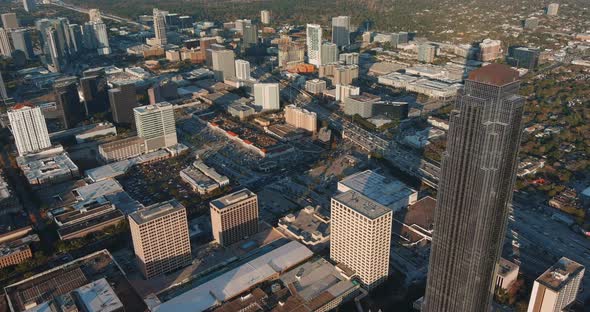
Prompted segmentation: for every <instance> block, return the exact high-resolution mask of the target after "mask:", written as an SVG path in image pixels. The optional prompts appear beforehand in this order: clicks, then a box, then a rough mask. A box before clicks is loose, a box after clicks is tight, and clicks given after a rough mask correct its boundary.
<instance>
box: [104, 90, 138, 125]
mask: <svg viewBox="0 0 590 312" xmlns="http://www.w3.org/2000/svg"><path fill="white" fill-rule="evenodd" d="M135 93H136V88H135V84H133V83H129V84H125V85H121V86H119V87H117V88H113V89H110V90H109V91H108V94H109V103H110V105H111V113H112V114H113V121H114V122H115V123H117V124H127V125H133V124H134V122H135V118H134V116H133V108H135V107H137V96H136V94H135Z"/></svg>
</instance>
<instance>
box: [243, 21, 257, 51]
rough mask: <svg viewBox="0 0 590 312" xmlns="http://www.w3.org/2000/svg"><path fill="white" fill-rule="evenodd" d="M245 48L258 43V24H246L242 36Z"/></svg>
mask: <svg viewBox="0 0 590 312" xmlns="http://www.w3.org/2000/svg"><path fill="white" fill-rule="evenodd" d="M242 41H243V43H244V48H249V47H251V46H253V45H256V44H257V43H258V28H257V27H256V25H252V24H247V25H244V35H243V36H242Z"/></svg>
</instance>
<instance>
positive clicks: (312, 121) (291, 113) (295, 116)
mask: <svg viewBox="0 0 590 312" xmlns="http://www.w3.org/2000/svg"><path fill="white" fill-rule="evenodd" d="M285 122H286V123H288V124H290V125H292V126H294V127H296V128H301V129H305V130H307V131H309V132H312V133H316V132H317V130H318V116H317V114H316V113H315V112H310V111H308V110H306V109H305V108H301V107H297V106H295V105H293V104H291V105H287V106H286V107H285Z"/></svg>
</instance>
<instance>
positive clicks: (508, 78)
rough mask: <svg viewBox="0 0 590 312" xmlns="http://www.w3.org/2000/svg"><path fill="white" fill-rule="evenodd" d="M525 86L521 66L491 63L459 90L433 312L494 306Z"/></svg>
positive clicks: (430, 302) (443, 192) (431, 283)
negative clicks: (521, 78) (517, 69)
mask: <svg viewBox="0 0 590 312" xmlns="http://www.w3.org/2000/svg"><path fill="white" fill-rule="evenodd" d="M519 86H520V80H519V78H518V72H516V71H515V70H512V69H510V68H509V67H507V66H504V65H498V64H491V65H487V66H485V67H482V68H480V69H477V70H474V71H472V72H471V73H470V74H469V77H468V79H467V80H466V82H465V86H464V88H463V89H462V90H460V91H459V94H458V97H457V100H456V103H455V111H454V112H453V115H452V117H451V119H450V129H449V147H448V149H447V151H446V153H445V155H444V159H443V161H442V171H441V181H440V182H439V193H438V196H437V207H436V212H435V221H434V223H435V234H434V236H433V240H432V252H431V255H430V265H429V274H428V284H427V288H426V297H425V303H424V304H425V311H452V310H457V311H477V310H479V309H481V308H482V307H487V306H489V305H490V304H491V301H492V295H493V293H492V291H491V289H492V284H493V275H494V272H495V270H496V263H497V261H498V260H499V257H500V249H501V246H502V243H503V241H504V232H505V231H506V223H507V218H508V210H509V208H510V206H511V205H512V203H511V201H512V193H511V191H512V189H513V185H514V180H515V177H516V172H515V168H516V164H517V155H518V146H519V143H520V137H521V133H522V114H523V105H524V98H522V97H521V96H519V95H518V89H519ZM464 159H467V161H466V162H465V161H464ZM483 220H485V222H482V221H483ZM457 257H459V258H461V259H462V260H461V261H457V260H453V259H457Z"/></svg>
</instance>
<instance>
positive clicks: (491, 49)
mask: <svg viewBox="0 0 590 312" xmlns="http://www.w3.org/2000/svg"><path fill="white" fill-rule="evenodd" d="M502 55H503V51H502V41H500V40H492V39H485V40H483V41H482V42H481V43H480V44H479V60H480V61H482V62H489V61H493V60H496V59H498V58H500V57H502Z"/></svg>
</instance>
